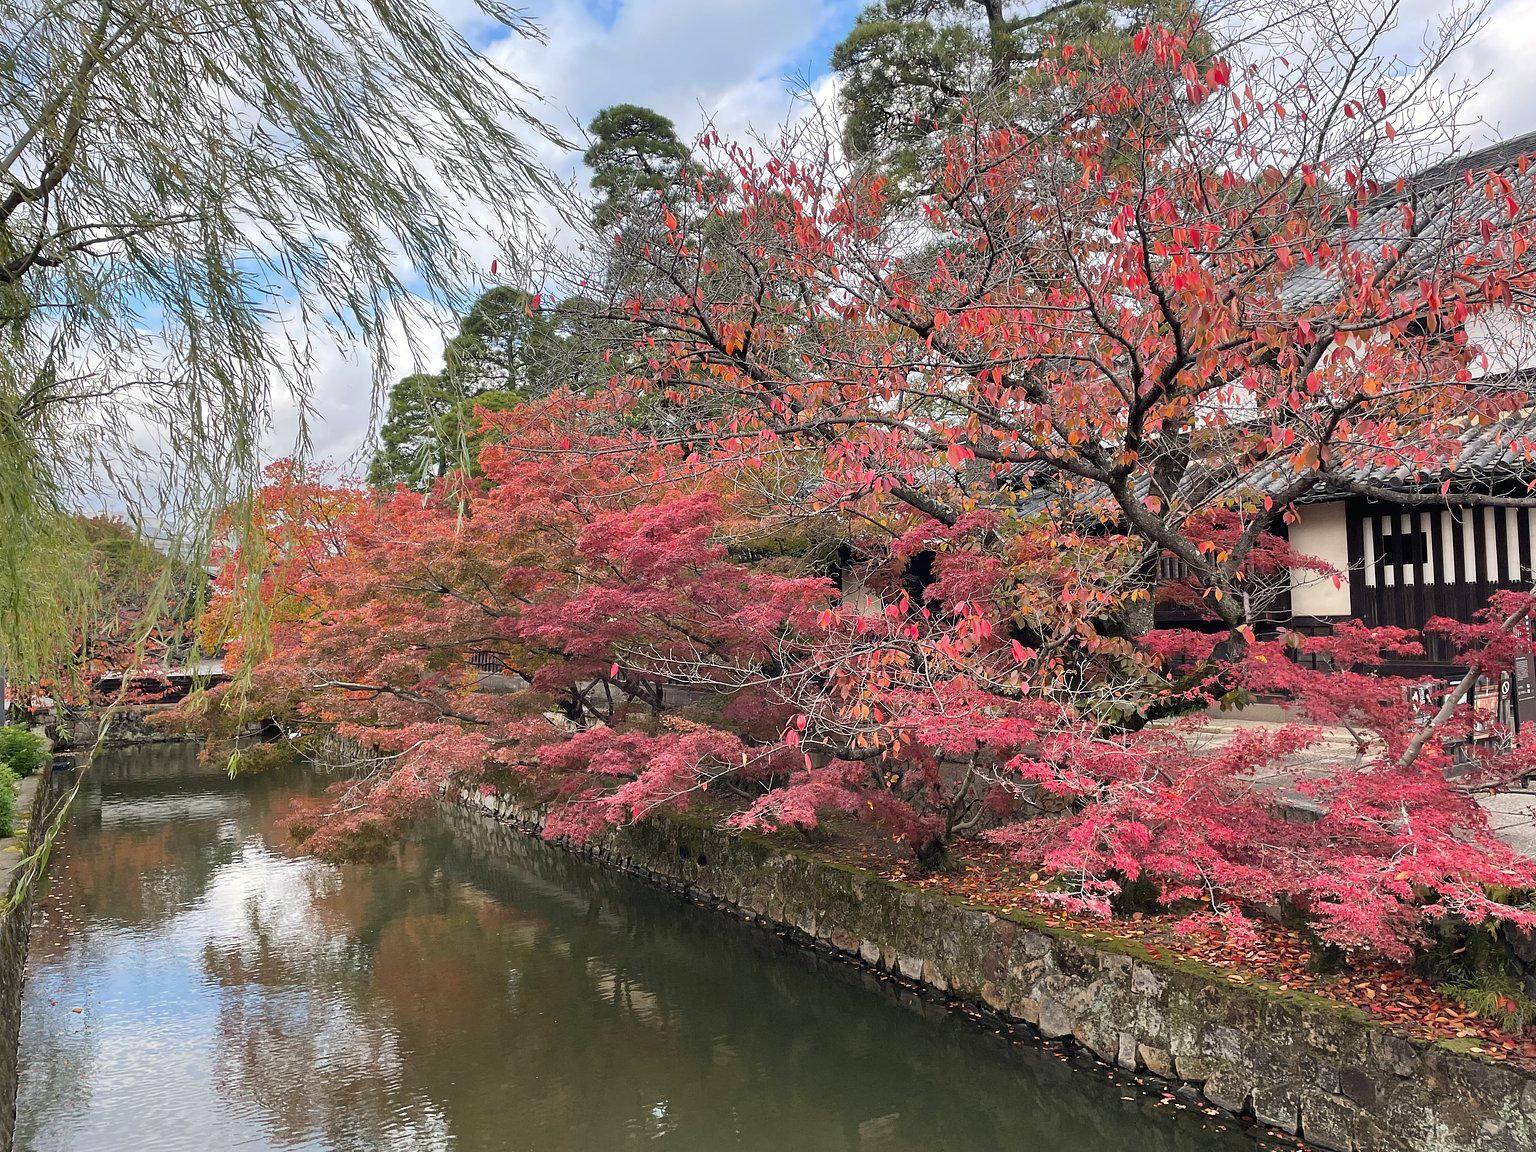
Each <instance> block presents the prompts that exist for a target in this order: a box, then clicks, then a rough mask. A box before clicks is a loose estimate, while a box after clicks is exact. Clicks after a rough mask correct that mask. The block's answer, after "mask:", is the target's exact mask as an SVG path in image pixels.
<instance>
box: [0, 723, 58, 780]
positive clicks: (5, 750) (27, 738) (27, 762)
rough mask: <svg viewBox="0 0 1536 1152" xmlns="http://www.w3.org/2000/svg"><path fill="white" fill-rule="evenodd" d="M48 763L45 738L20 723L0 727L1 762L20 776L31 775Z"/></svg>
mask: <svg viewBox="0 0 1536 1152" xmlns="http://www.w3.org/2000/svg"><path fill="white" fill-rule="evenodd" d="M47 763H48V750H47V749H46V748H45V747H44V746H43V738H42V737H41V736H39V735H38V734H37V733H36V732H34V731H32V730H31V729H30V728H26V727H23V726H22V725H20V724H7V725H6V726H5V727H4V728H0V764H4V765H5V766H6V767H7V768H9V769H10V770H11V771H12V772H14V773H15V774H16V775H17V776H18V777H21V776H30V775H32V773H34V772H36V771H37V770H38V769H40V768H42V767H43V766H44V765H46V764H47Z"/></svg>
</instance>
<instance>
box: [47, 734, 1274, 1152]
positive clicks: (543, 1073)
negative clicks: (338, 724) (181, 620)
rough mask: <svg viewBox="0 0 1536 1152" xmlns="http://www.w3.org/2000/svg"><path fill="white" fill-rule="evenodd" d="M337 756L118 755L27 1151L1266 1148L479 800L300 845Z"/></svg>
mask: <svg viewBox="0 0 1536 1152" xmlns="http://www.w3.org/2000/svg"><path fill="white" fill-rule="evenodd" d="M310 786H311V784H310V782H309V778H308V777H306V776H305V775H303V774H295V773H279V774H272V775H266V776H261V777H256V778H251V779H243V780H239V781H233V782H232V781H230V780H228V779H227V778H225V777H224V776H223V775H222V774H221V773H220V772H218V771H217V770H216V769H210V768H208V767H205V766H201V765H199V764H198V763H197V762H196V758H195V755H194V754H193V752H192V750H191V749H190V748H189V747H187V746H183V745H154V746H145V747H140V748H136V749H126V750H122V751H118V752H114V753H111V754H109V755H108V757H107V758H106V759H105V761H104V762H103V763H101V764H100V765H98V767H97V769H96V770H94V771H93V772H92V774H91V776H90V777H89V778H88V780H87V783H86V785H85V787H84V788H83V790H82V795H81V797H80V800H79V802H78V803H77V806H76V810H75V812H74V814H73V817H72V820H71V824H70V827H69V829H68V831H67V834H66V837H65V839H64V841H63V844H62V846H61V848H60V849H59V851H58V853H57V855H56V858H55V860H54V863H53V866H52V871H51V876H50V878H49V880H48V884H47V889H46V892H45V895H44V899H43V901H42V904H41V907H40V910H39V914H38V920H37V923H36V927H35V930H34V934H33V944H32V953H31V957H30V960H29V966H28V979H27V985H26V993H25V1003H24V1009H23V1019H22V1050H21V1060H22V1079H21V1094H20V1099H19V1103H18V1109H19V1125H18V1137H17V1148H18V1149H20V1150H22V1152H107V1150H110V1152H137V1150H141V1149H142V1150H146V1152H147V1150H155V1152H177V1150H187V1152H193V1150H195V1152H207V1150H222V1149H242V1150H244V1149H252V1150H267V1149H285V1150H304V1152H308V1150H315V1152H320V1150H325V1152H331V1150H334V1152H373V1150H389V1152H397V1150H398V1152H437V1150H444V1152H446V1150H454V1152H470V1150H476V1152H478V1150H486V1152H490V1150H496V1152H607V1150H610V1149H626V1148H641V1147H646V1148H656V1149H659V1150H661V1152H717V1150H724V1149H759V1150H763V1152H768V1150H774V1152H781V1150H782V1152H789V1150H794V1152H839V1150H843V1149H849V1150H852V1149H857V1150H861V1152H863V1150H880V1152H1004V1150H1013V1149H1017V1150H1020V1152H1123V1150H1126V1149H1131V1150H1134V1152H1237V1150H1252V1149H1254V1147H1255V1144H1254V1142H1253V1141H1252V1139H1251V1138H1250V1137H1249V1136H1248V1135H1246V1134H1243V1133H1240V1132H1238V1131H1236V1130H1234V1129H1232V1128H1230V1127H1228V1126H1224V1125H1223V1124H1222V1122H1221V1121H1219V1120H1218V1119H1216V1118H1213V1117H1210V1116H1208V1115H1206V1114H1205V1113H1204V1112H1203V1110H1202V1109H1201V1108H1200V1107H1199V1106H1198V1105H1196V1104H1193V1103H1189V1102H1186V1101H1182V1100H1175V1099H1174V1098H1172V1097H1169V1096H1167V1095H1166V1094H1164V1093H1159V1092H1156V1091H1152V1092H1150V1093H1149V1092H1146V1091H1141V1090H1138V1089H1137V1088H1136V1087H1135V1086H1134V1083H1133V1082H1132V1081H1131V1080H1130V1079H1128V1078H1125V1077H1123V1076H1119V1075H1118V1074H1111V1073H1110V1072H1108V1070H1105V1069H1102V1068H1094V1067H1093V1066H1091V1065H1086V1064H1083V1063H1082V1062H1081V1061H1074V1060H1073V1059H1072V1058H1070V1057H1068V1056H1067V1054H1065V1053H1064V1052H1061V1051H1055V1050H1051V1049H1048V1048H1044V1047H1040V1046H1037V1045H1035V1044H1033V1043H1019V1042H1017V1041H1013V1042H1010V1041H1009V1040H1008V1039H1006V1038H1004V1037H1001V1036H998V1035H995V1034H993V1033H991V1032H989V1031H987V1030H986V1029H984V1028H982V1027H980V1026H979V1025H978V1024H977V1023H976V1022H974V1021H972V1020H969V1019H967V1018H965V1017H964V1016H963V1015H961V1014H958V1013H955V1012H952V1011H947V1010H945V1009H944V1008H942V1007H941V1006H938V1005H934V1004H931V1003H926V1002H924V1001H921V1000H919V999H917V998H915V997H914V996H912V995H911V994H910V993H903V992H901V991H900V990H898V989H896V988H894V987H893V985H892V984H891V983H889V982H887V981H882V980H879V979H877V978H875V977H874V976H872V975H870V974H867V973H863V972H860V971H858V970H855V969H853V968H850V967H848V966H847V965H844V964H842V963H839V962H836V961H833V960H829V959H827V958H824V957H820V956H818V955H816V954H813V953H810V952H807V951H805V950H802V949H798V948H795V947H792V946H790V945H788V944H786V943H784V942H783V941H781V940H779V939H778V938H777V937H775V936H773V935H772V934H770V933H768V932H765V931H763V930H760V929H757V928H753V927H750V926H747V925H743V924H739V923H737V922H736V921H734V920H731V919H729V918H727V917H724V916H721V915H719V914H718V913H714V912H711V911H708V910H705V909H700V908H695V907H693V906H690V905H687V904H685V903H683V902H681V901H680V900H678V899H677V898H676V897H673V896H669V895H667V894H665V893H662V892H660V891H657V890H655V889H653V888H651V887H649V886H647V885H645V884H643V883H642V882H640V881H637V880H631V879H629V878H626V877H621V876H616V875H613V874H611V873H607V872H604V871H602V870H600V869H597V868H596V867H594V866H592V865H590V864H587V863H586V862H584V861H581V860H579V859H576V858H574V857H572V856H570V855H568V854H566V853H563V852H560V851H558V850H557V849H554V848H551V847H549V846H546V845H543V844H539V843H537V842H532V841H526V840H522V839H521V838H511V837H507V836H504V835H503V836H496V837H493V836H491V835H489V834H488V832H487V830H486V828H485V826H484V825H479V826H477V823H476V822H477V821H478V820H479V819H480V818H478V817H474V816H470V815H467V814H452V815H450V816H447V817H445V818H444V819H443V820H442V821H441V822H440V823H438V824H436V825H435V826H434V827H432V828H430V829H429V830H427V831H425V832H424V833H423V834H422V835H421V836H419V837H418V838H417V839H416V840H414V841H413V842H412V843H410V844H409V845H408V846H406V847H404V848H402V849H401V850H400V851H399V852H398V853H397V854H396V856H395V858H394V859H393V860H391V861H390V862H389V863H387V864H385V865H381V866H378V867H362V866H344V867H335V866H332V865H328V864H323V863H320V862H318V861H315V860H313V859H309V858H306V857H303V856H300V855H297V854H295V853H294V852H293V851H291V850H290V849H289V848H288V847H287V846H286V844H285V843H284V839H283V837H282V835H281V832H280V830H279V827H278V825H279V821H280V820H281V817H282V816H283V814H284V812H285V810H286V807H287V805H288V803H289V802H290V801H291V799H292V798H293V797H294V796H295V794H297V793H298V792H299V791H301V790H303V789H305V788H307V787H310ZM488 844H494V845H495V848H494V850H492V849H491V848H488V847H487V845H488Z"/></svg>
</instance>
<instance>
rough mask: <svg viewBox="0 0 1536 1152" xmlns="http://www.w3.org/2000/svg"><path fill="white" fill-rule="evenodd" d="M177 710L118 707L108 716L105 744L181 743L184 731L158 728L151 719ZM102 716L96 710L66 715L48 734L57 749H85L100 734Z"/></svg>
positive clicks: (171, 707) (155, 706) (167, 706)
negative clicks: (179, 741) (109, 717)
mask: <svg viewBox="0 0 1536 1152" xmlns="http://www.w3.org/2000/svg"><path fill="white" fill-rule="evenodd" d="M177 707H178V706H177V705H175V704H139V705H135V706H133V707H131V708H119V709H118V710H117V711H115V712H114V713H112V716H111V720H110V721H109V727H108V729H107V737H106V743H107V744H110V745H122V744H159V743H164V742H167V741H173V740H185V739H186V738H187V735H186V733H185V732H181V731H178V730H176V729H174V728H164V727H160V726H158V725H157V724H156V723H155V717H157V716H160V715H163V714H165V713H168V712H173V711H175V710H176V708H177ZM103 715H104V713H103V712H102V711H101V710H99V709H87V710H82V711H69V712H66V713H65V714H64V715H63V716H62V717H61V719H60V721H59V723H58V725H57V727H56V728H55V729H54V730H53V731H52V732H50V733H49V735H50V736H52V737H53V739H54V741H55V743H56V744H57V745H58V746H59V747H60V748H76V749H79V748H89V747H91V745H93V744H94V743H95V742H96V738H97V736H98V735H99V734H100V732H101V725H102V720H103Z"/></svg>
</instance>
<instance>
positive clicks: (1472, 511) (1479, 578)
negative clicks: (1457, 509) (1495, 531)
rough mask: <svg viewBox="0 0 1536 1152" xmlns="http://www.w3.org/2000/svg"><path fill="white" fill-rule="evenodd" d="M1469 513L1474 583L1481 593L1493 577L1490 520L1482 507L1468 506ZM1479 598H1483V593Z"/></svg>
mask: <svg viewBox="0 0 1536 1152" xmlns="http://www.w3.org/2000/svg"><path fill="white" fill-rule="evenodd" d="M1467 515H1468V516H1469V517H1470V518H1471V521H1472V564H1473V571H1474V573H1475V574H1476V576H1475V578H1474V580H1473V583H1474V584H1476V585H1477V587H1478V590H1479V593H1481V590H1482V586H1483V585H1484V584H1486V583H1488V581H1489V580H1491V579H1492V578H1493V577H1492V575H1491V574H1490V572H1489V570H1488V528H1487V524H1488V521H1487V520H1486V519H1485V518H1484V516H1483V509H1481V508H1468V509H1467ZM1478 599H1482V597H1481V595H1479V596H1478Z"/></svg>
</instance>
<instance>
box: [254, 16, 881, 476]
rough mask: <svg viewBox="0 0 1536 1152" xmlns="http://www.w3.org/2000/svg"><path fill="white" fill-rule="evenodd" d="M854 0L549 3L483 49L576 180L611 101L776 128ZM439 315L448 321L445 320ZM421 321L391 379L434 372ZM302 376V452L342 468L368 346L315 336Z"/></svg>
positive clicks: (274, 452)
mask: <svg viewBox="0 0 1536 1152" xmlns="http://www.w3.org/2000/svg"><path fill="white" fill-rule="evenodd" d="M860 7H861V4H860V3H859V2H858V0H585V2H583V0H545V2H541V3H535V4H531V5H530V6H529V9H528V11H529V15H531V16H532V17H533V19H534V20H535V21H537V22H538V24H539V25H540V26H541V27H542V28H543V29H544V31H545V33H546V40H545V42H543V43H539V42H537V41H533V40H528V39H524V38H522V37H518V36H508V37H505V38H503V39H501V40H498V41H496V42H495V43H494V44H492V45H491V46H490V47H489V48H488V49H487V55H489V56H490V58H491V59H492V60H494V61H495V62H496V63H497V64H499V65H500V66H502V67H503V68H505V69H506V70H507V71H508V72H510V73H511V74H512V75H514V76H516V77H517V78H518V79H520V80H521V81H523V82H524V83H527V84H528V85H530V86H531V87H532V88H534V89H535V90H536V91H537V92H538V93H539V94H540V95H541V96H542V97H543V104H542V107H541V108H540V109H539V111H540V114H541V115H542V116H543V117H544V119H545V120H546V121H547V122H548V123H550V124H551V125H552V126H553V127H554V128H555V129H556V130H557V131H558V132H560V133H561V134H562V135H563V136H565V137H566V138H567V139H569V140H571V141H573V142H574V143H577V144H578V147H577V149H576V150H574V151H571V152H561V151H560V150H559V149H557V148H556V147H554V146H553V145H551V144H549V143H548V142H547V141H535V142H534V143H535V146H536V148H537V152H538V156H539V159H540V160H541V162H542V163H544V164H545V165H546V166H547V167H548V168H550V169H551V170H552V171H554V172H556V173H559V174H560V175H562V176H563V177H566V178H574V179H577V180H582V179H584V178H585V177H584V175H582V174H581V173H580V172H579V169H580V147H579V145H580V140H581V133H582V129H583V128H584V126H585V125H586V124H587V123H588V122H589V121H590V120H591V119H592V116H593V115H594V114H595V113H596V112H597V111H598V110H600V109H602V108H605V107H607V106H609V105H611V104H619V103H632V104H644V105H646V106H648V107H651V108H655V109H656V110H657V111H659V112H661V113H662V114H663V115H666V116H668V117H670V118H671V119H672V120H673V121H674V122H675V123H676V124H677V127H678V132H679V134H680V135H681V136H682V137H683V138H684V139H690V138H692V137H693V136H695V135H696V134H697V133H698V132H699V131H700V130H701V129H702V127H703V125H704V123H705V121H706V120H707V119H708V120H713V121H714V123H715V124H716V125H717V126H718V127H719V128H720V130H721V132H722V133H725V134H729V135H745V134H746V133H748V132H749V131H752V130H757V131H760V132H765V133H772V132H773V131H774V129H776V128H777V127H778V126H779V125H780V124H782V123H783V122H784V121H785V120H786V119H788V118H789V117H790V116H791V115H792V114H793V112H794V110H795V107H796V92H797V89H798V88H800V87H802V86H803V85H804V84H805V83H807V82H814V81H817V80H819V79H821V76H820V74H821V73H823V72H824V70H825V67H826V55H827V50H828V48H827V46H828V45H829V44H830V43H832V42H835V40H836V39H837V38H838V36H839V35H840V34H841V29H843V28H845V27H847V25H849V24H850V23H851V22H852V20H853V16H854V14H856V13H857V11H858V10H859V8H860ZM438 9H439V11H441V12H442V13H443V15H444V16H445V17H446V18H447V19H449V20H451V21H453V22H455V23H456V24H457V25H458V26H459V27H460V28H461V29H462V30H464V31H465V32H466V34H467V35H470V36H471V37H473V36H475V35H476V33H477V32H483V25H479V24H478V23H477V22H476V20H475V13H476V12H477V9H476V8H475V7H474V5H473V3H471V2H470V0H438ZM821 87H822V88H824V87H825V84H824V83H823V84H822V85H821ZM489 215H490V214H489V213H486V217H487V218H488V217H489ZM541 215H542V217H543V219H545V220H546V221H547V220H549V219H550V217H549V215H548V214H547V213H543V214H541ZM479 249H480V245H479V244H476V245H475V250H474V251H473V252H472V253H471V254H472V256H473V257H474V259H475V261H476V262H477V263H478V264H482V265H484V266H486V267H487V270H488V266H489V263H490V257H491V256H492V255H494V253H492V252H490V251H489V250H487V251H485V252H481V251H480V250H479ZM443 319H444V325H445V328H451V318H450V317H444V318H443ZM431 329H432V325H430V324H418V325H413V332H414V334H415V335H416V337H417V338H418V341H419V343H418V347H417V352H418V353H419V354H420V356H421V357H424V359H425V362H424V363H419V364H413V363H412V359H413V358H412V356H411V354H410V351H409V349H408V348H407V347H406V340H405V333H404V331H403V330H402V331H400V332H397V333H395V334H394V336H393V337H392V339H391V346H392V349H393V351H392V354H391V361H392V366H391V371H392V372H393V374H394V375H397V376H398V375H402V374H404V373H405V372H409V371H415V370H417V369H418V368H421V369H426V370H432V369H435V368H436V367H437V363H436V358H437V357H438V356H439V355H440V353H441V349H442V344H443V342H444V339H445V337H446V335H447V334H448V331H446V330H442V331H434V330H431ZM297 370H299V369H297V368H296V371H297ZM307 375H308V379H309V385H308V386H309V392H310V406H311V419H310V428H309V431H310V436H311V442H312V446H311V454H312V455H313V456H314V457H316V458H319V459H326V460H331V461H335V462H339V463H343V464H344V465H345V464H347V463H348V462H352V463H355V462H357V461H358V460H360V459H361V454H362V452H363V449H364V448H365V447H366V439H367V434H368V427H369V419H370V415H371V407H370V400H371V382H370V368H369V361H368V357H367V354H366V351H365V350H362V349H359V348H357V347H345V346H341V345H339V344H337V343H336V342H335V341H334V340H331V339H329V338H328V337H326V336H325V335H324V334H314V343H313V346H312V350H311V361H310V363H309V364H308V366H307ZM298 420H299V413H298V409H297V406H296V405H295V404H294V403H293V402H292V401H291V400H286V399H285V400H282V401H280V402H279V403H278V405H277V410H276V411H275V412H274V414H273V429H272V432H271V434H270V435H269V436H268V438H267V444H266V450H267V452H268V454H269V455H271V456H273V457H276V456H283V455H288V454H290V453H291V452H292V451H293V448H294V444H295V438H296V435H297V431H298Z"/></svg>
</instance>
